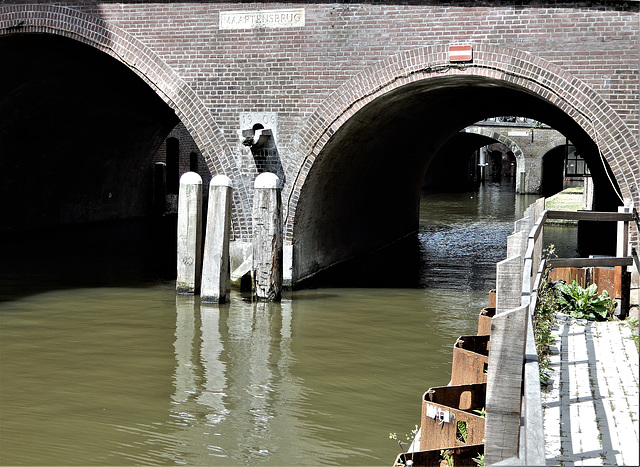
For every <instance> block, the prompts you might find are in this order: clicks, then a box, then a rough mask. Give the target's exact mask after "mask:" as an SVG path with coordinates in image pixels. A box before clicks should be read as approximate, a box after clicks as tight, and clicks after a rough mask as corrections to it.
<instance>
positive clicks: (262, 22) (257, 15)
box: [219, 8, 305, 29]
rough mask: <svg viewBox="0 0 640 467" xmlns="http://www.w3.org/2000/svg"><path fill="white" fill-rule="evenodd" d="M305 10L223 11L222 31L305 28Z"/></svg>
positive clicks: (221, 16) (221, 18)
mask: <svg viewBox="0 0 640 467" xmlns="http://www.w3.org/2000/svg"><path fill="white" fill-rule="evenodd" d="M304 21H305V19H304V8H294V9H287V10H247V11H221V12H220V24H219V28H220V29H266V28H295V27H300V26H304Z"/></svg>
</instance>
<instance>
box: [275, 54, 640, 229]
mask: <svg viewBox="0 0 640 467" xmlns="http://www.w3.org/2000/svg"><path fill="white" fill-rule="evenodd" d="M443 76H444V77H446V76H451V77H453V76H457V77H469V78H487V79H491V80H497V81H498V82H503V83H504V84H505V85H508V86H510V87H512V88H513V87H517V88H521V89H522V91H523V92H527V93H530V94H534V95H537V96H538V97H540V98H541V99H543V100H544V101H546V102H548V103H550V104H552V105H554V106H555V107H557V108H558V109H560V110H561V111H562V112H564V114H566V115H567V116H569V117H570V118H571V119H572V120H573V121H575V122H576V123H577V124H578V125H579V126H580V127H581V128H582V129H584V131H585V132H586V133H587V134H588V135H589V136H590V137H591V138H592V139H593V141H594V142H596V143H597V144H598V146H599V148H600V151H601V155H602V157H603V158H604V159H605V160H606V162H607V163H608V165H609V167H610V168H611V170H612V173H613V175H614V177H615V180H616V181H617V183H618V185H619V187H620V189H621V192H622V196H623V197H624V198H625V200H629V201H631V202H632V203H633V205H634V206H636V207H637V206H640V193H639V191H638V182H639V181H638V180H637V173H638V158H639V156H638V153H639V151H638V142H637V141H636V140H635V138H634V137H633V134H632V132H631V131H630V129H629V128H628V127H627V125H626V124H625V123H624V121H623V120H622V119H621V118H620V117H619V116H618V115H617V114H616V112H615V111H614V110H613V109H612V108H611V106H610V105H609V104H608V103H607V102H606V101H605V100H604V99H603V98H602V97H601V96H600V95H599V94H597V93H596V92H595V91H594V90H593V89H592V88H590V87H589V86H588V85H587V84H585V83H584V82H582V81H580V80H579V79H578V78H576V77H575V76H573V75H571V74H570V73H568V72H566V71H564V70H563V69H561V68H560V67H558V66H556V65H554V64H553V63H550V62H548V61H546V60H544V59H542V58H540V57H536V56H534V55H531V54H529V53H527V52H524V51H520V50H514V49H508V48H504V47H499V46H495V45H488V44H474V56H473V62H471V63H465V64H452V63H450V62H449V60H448V46H446V45H438V46H427V47H424V48H419V49H414V50H411V51H409V52H406V53H403V54H399V55H396V56H393V57H390V58H388V59H386V60H384V61H382V62H380V63H379V64H378V65H377V66H375V67H372V68H370V69H368V70H366V71H365V72H363V73H361V74H359V75H358V76H355V77H354V78H353V79H351V80H350V81H348V82H346V83H344V84H343V85H342V86H341V87H340V88H338V89H337V90H336V91H335V92H334V93H333V94H332V95H331V96H329V97H328V98H327V99H326V100H325V101H324V102H323V103H322V104H321V105H320V106H318V108H317V109H316V111H315V112H314V114H313V115H312V116H311V117H310V118H309V119H308V122H307V126H306V132H305V133H304V134H302V135H301V138H302V140H303V143H302V144H301V145H300V148H301V151H300V154H299V159H298V160H297V161H296V167H297V168H296V173H295V179H294V180H293V183H292V185H291V190H290V192H289V193H287V196H288V197H287V199H286V204H287V218H286V221H285V226H286V230H285V240H286V241H288V242H291V241H292V238H293V227H294V224H295V220H296V207H297V203H298V200H299V199H300V194H301V191H302V188H303V186H304V183H305V180H306V178H307V176H308V174H309V172H310V170H311V168H312V167H313V164H314V162H315V160H316V158H317V157H318V155H319V154H320V153H321V152H322V150H323V148H324V146H325V145H326V144H327V143H328V141H329V140H330V139H331V137H332V135H334V134H335V133H336V132H337V131H338V130H339V129H340V127H341V126H342V125H344V124H345V123H346V122H347V121H348V120H349V119H350V118H351V117H352V116H353V115H355V114H356V112H358V111H359V110H361V109H362V108H364V107H365V106H367V105H368V104H370V103H371V102H373V101H374V100H376V99H377V98H379V97H381V96H383V95H385V94H386V93H389V92H391V91H393V90H395V89H397V88H400V87H402V86H405V85H407V84H410V83H414V82H417V81H421V80H429V79H433V78H442V77H443Z"/></svg>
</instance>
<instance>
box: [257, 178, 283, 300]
mask: <svg viewBox="0 0 640 467" xmlns="http://www.w3.org/2000/svg"><path fill="white" fill-rule="evenodd" d="M280 190H281V187H280V179H279V178H278V177H277V176H276V175H275V174H272V173H270V172H265V173H262V174H260V175H258V177H257V178H256V181H255V185H254V195H253V266H252V271H253V291H254V294H255V297H256V298H257V299H258V300H266V301H279V300H280V299H281V297H282V275H283V267H282V198H281V194H280Z"/></svg>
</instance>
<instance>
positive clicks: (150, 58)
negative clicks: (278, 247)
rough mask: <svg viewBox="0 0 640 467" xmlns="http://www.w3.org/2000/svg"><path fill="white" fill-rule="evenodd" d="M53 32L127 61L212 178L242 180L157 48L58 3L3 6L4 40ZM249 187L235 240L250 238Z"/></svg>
mask: <svg viewBox="0 0 640 467" xmlns="http://www.w3.org/2000/svg"><path fill="white" fill-rule="evenodd" d="M29 33H32V34H35V33H37V34H43V33H44V34H53V35H57V36H62V37H67V38H70V39H73V40H76V41H79V42H82V43H84V44H87V45H89V46H92V47H94V48H96V49H98V50H100V51H102V52H104V53H106V54H108V55H110V56H111V57H113V58H115V59H116V60H118V61H119V62H121V63H123V64H124V65H125V66H127V67H128V68H129V69H131V70H132V71H133V72H134V73H136V74H137V75H138V76H139V77H140V78H142V79H143V80H144V81H145V82H146V83H147V84H148V85H149V86H150V87H151V88H152V89H153V90H154V91H155V92H156V94H158V95H159V96H160V98H162V100H163V101H165V102H166V103H167V104H168V105H169V106H170V107H171V108H172V109H173V110H174V111H175V112H176V115H177V116H178V118H179V119H180V120H181V121H182V123H183V124H184V125H185V127H186V128H187V129H188V130H189V133H190V134H191V136H192V137H193V139H194V141H195V143H196V144H197V146H198V148H200V151H201V152H202V155H203V156H204V158H205V160H206V161H207V165H208V167H209V170H210V171H211V173H212V174H213V175H217V174H218V175H219V174H224V175H227V176H229V177H230V178H231V179H232V180H240V169H239V168H238V167H237V165H236V162H235V160H234V158H233V157H232V152H231V150H230V148H229V146H228V144H227V142H226V140H225V138H224V136H223V133H222V131H221V130H220V128H219V127H218V125H217V123H216V122H215V121H214V120H213V118H212V117H211V116H210V112H209V111H208V110H207V107H206V106H205V104H204V102H202V100H201V99H200V98H199V97H198V95H197V94H196V93H195V92H194V91H193V89H191V88H190V87H189V85H188V84H187V83H185V82H184V80H182V78H181V77H180V76H179V75H178V74H177V73H176V72H175V71H174V70H173V69H171V67H169V65H167V64H166V63H165V62H164V61H163V60H162V58H160V57H159V56H158V55H157V54H156V53H155V52H154V51H153V50H151V49H150V48H149V47H147V46H146V45H144V44H143V43H142V42H140V41H139V40H138V39H136V38H135V37H133V36H132V35H131V34H129V33H127V32H126V31H124V30H122V29H120V28H118V27H116V26H114V25H113V24H110V23H109V22H107V21H104V20H103V19H101V18H98V17H96V16H92V15H88V14H86V13H82V12H79V11H76V10H72V9H70V8H67V7H63V6H56V5H41V4H29V5H14V6H4V7H2V6H0V37H2V36H6V35H10V34H29ZM247 199H250V198H249V195H248V193H247V192H246V188H245V187H244V186H242V185H241V184H239V186H237V187H235V189H234V199H233V209H234V211H235V213H236V215H235V216H234V220H233V221H232V222H233V226H232V229H233V235H234V237H235V238H241V237H246V236H247V235H248V234H249V228H250V226H247V222H248V220H250V219H251V211H250V210H247V205H246V202H245V200H247Z"/></svg>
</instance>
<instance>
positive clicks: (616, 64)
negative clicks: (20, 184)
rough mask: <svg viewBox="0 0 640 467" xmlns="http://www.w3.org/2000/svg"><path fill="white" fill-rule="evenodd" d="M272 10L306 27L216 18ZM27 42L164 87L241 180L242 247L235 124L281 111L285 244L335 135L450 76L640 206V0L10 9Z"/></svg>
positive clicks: (245, 173) (202, 141) (202, 140)
mask: <svg viewBox="0 0 640 467" xmlns="http://www.w3.org/2000/svg"><path fill="white" fill-rule="evenodd" d="M275 8H281V9H282V8H286V9H293V8H302V9H304V12H305V17H306V20H305V21H306V22H305V25H304V26H302V27H290V28H274V29H268V28H267V29H238V30H220V29H219V13H220V12H221V11H222V12H226V11H234V10H254V9H275ZM21 23H22V24H21ZM27 32H45V33H51V34H59V35H65V36H68V37H72V38H74V39H77V40H81V41H83V42H86V43H89V44H91V45H93V46H95V47H96V48H98V49H100V50H102V51H104V52H106V53H108V54H110V55H112V56H113V57H115V58H116V59H118V60H121V61H123V62H125V63H127V64H128V65H129V66H130V67H131V68H132V69H134V71H136V73H138V74H139V75H140V76H141V77H142V78H143V79H144V80H146V81H147V82H148V83H149V85H150V86H152V87H153V88H154V89H156V90H157V92H158V94H159V95H160V96H161V97H162V98H163V99H164V100H165V101H166V102H167V103H168V104H169V105H170V106H172V107H173V108H174V109H175V110H176V112H177V114H178V116H179V117H180V118H181V120H182V122H183V124H184V125H185V128H187V129H188V130H189V132H190V133H191V135H192V137H193V140H194V142H195V144H196V145H197V146H198V148H199V149H200V152H201V153H202V156H203V158H204V159H205V160H206V161H207V164H208V167H209V170H210V172H212V173H225V174H227V175H229V176H230V177H231V178H232V179H233V180H234V184H235V187H236V190H235V196H234V212H235V216H234V227H233V229H234V237H235V238H236V239H247V238H248V236H249V229H250V222H249V217H248V215H249V213H250V200H251V187H252V183H253V178H254V177H255V175H256V174H257V171H258V169H257V165H256V161H255V158H254V157H253V155H252V154H251V153H250V151H248V150H247V149H246V148H243V147H242V146H241V144H240V142H239V138H238V135H237V131H238V130H239V129H240V123H239V115H240V113H241V112H262V111H264V112H275V113H277V116H278V135H279V136H278V141H277V144H278V147H277V150H278V154H279V156H280V158H281V161H282V166H283V168H282V170H283V173H284V176H285V177H286V180H287V183H286V185H285V188H284V193H283V194H284V199H285V200H286V206H285V209H286V210H287V212H288V214H289V215H288V221H287V232H286V235H287V241H291V238H292V235H293V224H294V219H295V213H296V205H297V200H298V198H299V196H300V190H301V189H302V187H303V185H304V182H305V180H306V177H307V176H308V174H309V171H310V170H311V168H312V167H313V163H314V161H315V159H316V157H317V156H318V154H320V153H321V151H322V149H323V147H324V146H325V145H326V143H327V141H329V139H330V137H331V135H333V134H335V132H336V131H338V130H339V129H340V127H341V126H342V125H343V124H344V123H345V122H346V121H348V120H349V118H350V117H351V116H353V115H354V114H355V113H356V111H357V110H359V109H361V108H363V107H364V106H365V105H366V104H368V103H370V102H372V101H373V100H374V99H375V98H377V97H380V96H382V95H384V94H386V93H389V92H391V91H393V90H394V89H397V88H398V87H400V86H402V85H405V84H409V83H412V82H415V81H418V80H426V79H431V78H434V77H441V76H443V75H450V76H458V75H461V76H469V77H485V78H487V77H490V78H492V79H495V80H498V81H500V82H502V83H505V84H508V85H510V86H513V85H515V86H521V87H522V89H524V90H526V92H529V93H534V94H536V95H539V96H541V97H542V98H543V99H545V100H547V101H549V102H552V103H553V104H554V105H556V106H558V107H559V108H560V109H562V110H563V111H564V112H565V113H567V114H569V115H570V116H571V117H572V118H573V119H574V120H575V121H576V122H577V124H578V125H580V126H582V127H583V128H584V129H585V131H587V133H589V134H590V135H591V137H592V138H594V139H596V140H597V141H598V142H599V143H600V145H601V148H602V150H603V154H604V156H605V157H606V158H607V160H608V162H609V164H610V165H611V167H612V169H613V173H614V175H615V177H616V180H617V181H618V183H619V185H620V187H621V189H622V192H623V195H624V196H625V197H626V198H630V199H633V201H634V202H635V204H636V206H637V205H639V204H640V194H639V192H638V180H639V179H640V166H639V159H640V157H639V153H638V139H639V136H640V89H639V82H640V77H639V70H638V63H639V59H640V55H639V54H640V52H639V51H640V28H639V27H638V2H637V1H626V2H617V1H612V2H606V3H605V2H593V1H588V2H580V1H578V2H561V1H522V2H513V1H499V0H497V1H491V2H489V1H455V2H453V1H449V2H446V1H445V2H439V1H438V2H436V1H426V2H404V3H399V2H385V1H374V2H368V3H358V2H352V3H313V2H300V3H290V2H286V3H275V2H263V3H251V4H248V3H223V2H202V3H198V2H181V1H176V2H127V1H123V2H119V3H118V2H104V3H101V2H96V1H91V2H85V1H82V2H79V1H75V2H74V1H56V2H47V1H33V2H29V3H25V2H12V1H4V2H2V4H1V5H0V35H3V34H16V33H27ZM453 42H469V43H472V44H474V47H475V57H474V63H473V66H468V67H465V68H455V67H454V68H451V67H448V60H447V55H446V51H447V46H448V44H450V43H453ZM0 46H1V43H0ZM635 241H636V242H637V238H636V240H635Z"/></svg>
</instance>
